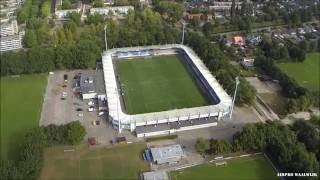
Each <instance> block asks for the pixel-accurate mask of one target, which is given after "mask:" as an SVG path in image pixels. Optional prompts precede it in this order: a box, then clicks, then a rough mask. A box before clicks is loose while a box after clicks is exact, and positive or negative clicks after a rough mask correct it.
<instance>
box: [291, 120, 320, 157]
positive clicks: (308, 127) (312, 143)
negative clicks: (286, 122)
mask: <svg viewBox="0 0 320 180" xmlns="http://www.w3.org/2000/svg"><path fill="white" fill-rule="evenodd" d="M293 130H294V131H296V134H297V138H298V141H300V142H302V143H303V144H304V145H305V146H306V148H307V149H308V151H310V152H314V153H316V152H317V150H318V149H319V147H320V133H319V131H318V130H317V129H316V128H315V127H314V126H313V125H312V124H310V123H309V122H306V121H303V120H300V121H296V122H295V123H294V124H293Z"/></svg>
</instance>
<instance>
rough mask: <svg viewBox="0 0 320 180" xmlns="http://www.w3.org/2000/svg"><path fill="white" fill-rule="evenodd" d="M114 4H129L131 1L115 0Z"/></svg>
mask: <svg viewBox="0 0 320 180" xmlns="http://www.w3.org/2000/svg"><path fill="white" fill-rule="evenodd" d="M114 5H115V6H128V5H129V1H128V0H115V1H114Z"/></svg>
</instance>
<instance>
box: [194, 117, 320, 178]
mask: <svg viewBox="0 0 320 180" xmlns="http://www.w3.org/2000/svg"><path fill="white" fill-rule="evenodd" d="M319 137H320V134H319V129H317V127H316V126H314V125H312V124H311V123H310V122H306V121H298V122H296V123H294V124H293V126H292V127H289V126H285V125H282V124H280V123H278V122H272V123H268V124H263V123H255V124H247V125H246V126H245V127H244V128H243V130H242V131H241V132H238V133H236V134H235V135H234V137H233V140H232V142H231V143H230V142H228V141H225V140H215V139H211V140H205V139H198V141H197V142H196V145H195V147H196V149H197V150H198V152H200V153H202V154H208V155H224V154H230V153H233V152H260V151H263V152H264V153H266V154H267V155H268V156H269V157H270V158H271V160H272V161H273V162H274V164H275V165H276V167H277V168H278V170H280V172H300V173H305V172H313V173H318V174H319V170H320V169H319V160H320V159H319V153H320V151H319V150H320V148H319V143H320V138H319Z"/></svg>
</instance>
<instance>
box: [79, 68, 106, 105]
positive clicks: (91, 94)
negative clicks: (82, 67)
mask: <svg viewBox="0 0 320 180" xmlns="http://www.w3.org/2000/svg"><path fill="white" fill-rule="evenodd" d="M78 84H79V88H80V95H81V97H82V99H84V100H85V99H94V98H98V99H99V102H100V101H101V104H100V106H99V107H100V108H101V110H106V107H105V106H103V104H104V103H102V102H104V101H105V100H106V93H105V87H104V79H103V71H102V69H101V68H99V65H98V68H97V70H96V71H94V72H92V73H87V74H84V73H82V74H80V75H79V77H78Z"/></svg>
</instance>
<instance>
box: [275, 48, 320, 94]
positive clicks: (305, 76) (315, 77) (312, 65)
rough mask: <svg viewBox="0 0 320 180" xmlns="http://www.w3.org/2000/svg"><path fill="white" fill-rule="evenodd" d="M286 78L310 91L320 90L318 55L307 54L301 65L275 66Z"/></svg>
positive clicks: (319, 58)
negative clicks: (288, 77)
mask: <svg viewBox="0 0 320 180" xmlns="http://www.w3.org/2000/svg"><path fill="white" fill-rule="evenodd" d="M277 65H278V66H279V67H280V69H281V70H282V71H284V72H285V73H286V74H287V75H288V76H290V77H292V78H294V79H295V80H296V81H297V82H298V83H299V84H300V85H301V86H303V87H306V88H308V89H309V90H311V91H319V90H320V53H309V54H307V55H306V60H305V61H304V62H303V63H280V64H277Z"/></svg>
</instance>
